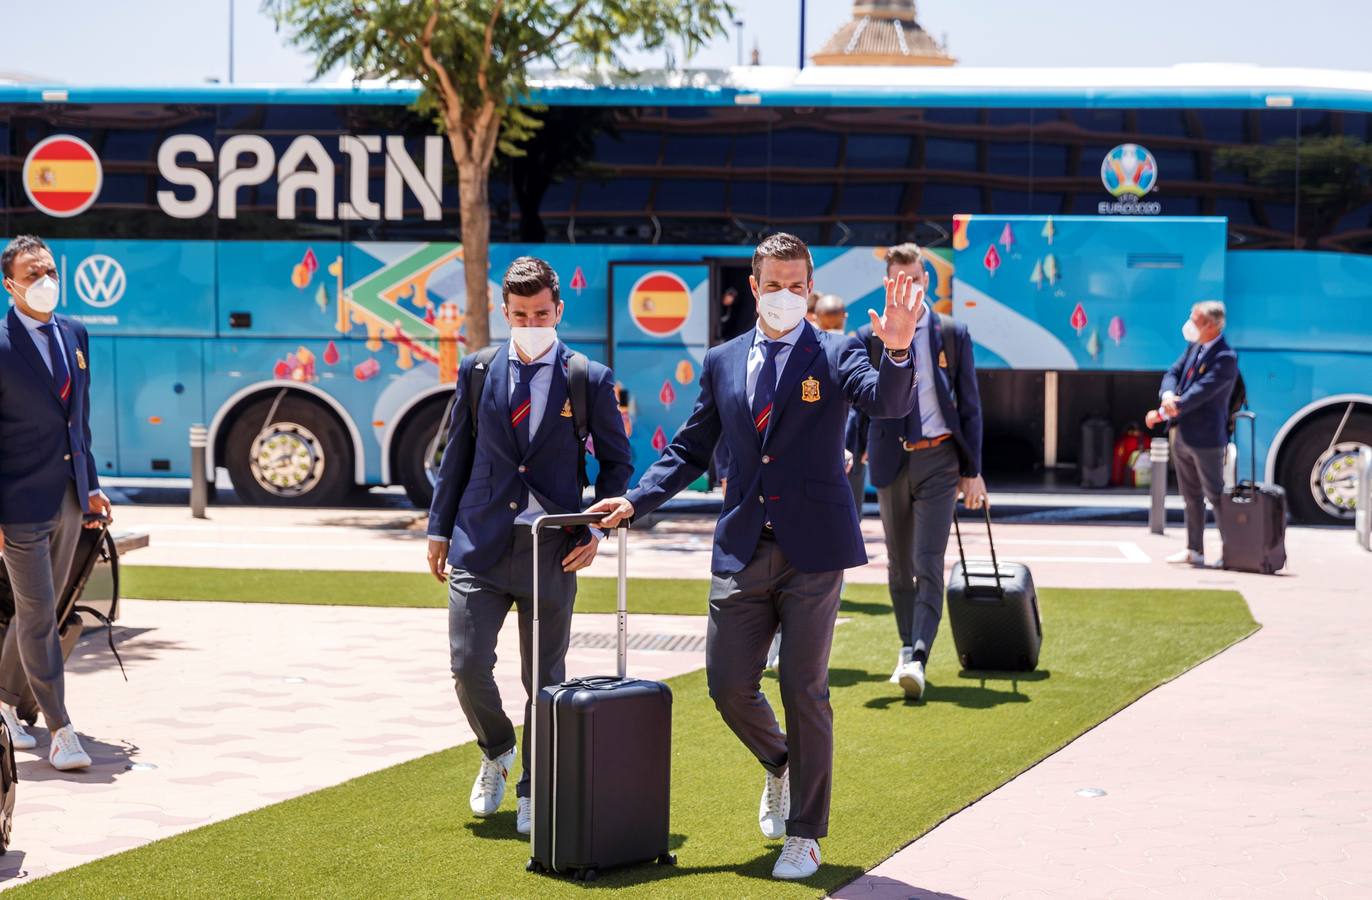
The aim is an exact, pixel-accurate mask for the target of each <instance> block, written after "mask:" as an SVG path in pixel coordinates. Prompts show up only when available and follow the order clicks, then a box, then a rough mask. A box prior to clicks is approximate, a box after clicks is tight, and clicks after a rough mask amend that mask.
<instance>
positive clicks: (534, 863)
mask: <svg viewBox="0 0 1372 900" xmlns="http://www.w3.org/2000/svg"><path fill="white" fill-rule="evenodd" d="M524 871H526V872H544V871H546V870H545V869H544V868H543V863H541V862H539V861H538V860H536V859H532V858H531V859H530V860H529V863H528V865H526V866H525V867H524Z"/></svg>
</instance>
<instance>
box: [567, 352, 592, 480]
mask: <svg viewBox="0 0 1372 900" xmlns="http://www.w3.org/2000/svg"><path fill="white" fill-rule="evenodd" d="M590 383H591V361H590V360H589V359H587V358H586V355H585V354H584V353H577V352H576V351H575V350H573V351H572V352H571V353H570V354H568V357H567V400H568V401H569V402H570V403H571V405H572V427H574V428H575V429H576V442H577V445H578V446H579V447H580V448H581V453H580V456H579V457H578V459H577V465H576V475H577V482H578V484H580V486H581V489H582V490H585V489H586V487H587V486H588V485H589V484H590V480H589V479H588V478H587V477H586V442H587V441H588V440H589V439H590V437H591V409H590V399H589V394H590Z"/></svg>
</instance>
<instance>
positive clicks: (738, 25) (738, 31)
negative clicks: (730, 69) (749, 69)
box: [734, 19, 743, 66]
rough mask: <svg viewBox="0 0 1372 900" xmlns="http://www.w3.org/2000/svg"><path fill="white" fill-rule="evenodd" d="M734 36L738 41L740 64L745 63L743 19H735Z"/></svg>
mask: <svg viewBox="0 0 1372 900" xmlns="http://www.w3.org/2000/svg"><path fill="white" fill-rule="evenodd" d="M734 38H735V40H737V41H738V64H739V65H740V66H742V65H743V20H742V19H734Z"/></svg>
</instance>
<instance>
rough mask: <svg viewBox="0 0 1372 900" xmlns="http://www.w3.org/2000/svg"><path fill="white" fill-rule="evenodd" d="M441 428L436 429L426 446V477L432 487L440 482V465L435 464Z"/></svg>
mask: <svg viewBox="0 0 1372 900" xmlns="http://www.w3.org/2000/svg"><path fill="white" fill-rule="evenodd" d="M441 430H442V429H438V430H436V431H434V436H433V437H431V438H429V443H428V445H427V446H426V447H425V448H424V477H425V478H427V479H429V486H430V487H432V486H433V485H435V484H437V483H438V467H437V466H436V465H434V459H435V458H436V457H437V456H438V434H439V431H441Z"/></svg>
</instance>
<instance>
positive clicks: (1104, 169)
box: [1097, 144, 1162, 216]
mask: <svg viewBox="0 0 1372 900" xmlns="http://www.w3.org/2000/svg"><path fill="white" fill-rule="evenodd" d="M1100 180H1101V182H1102V183H1103V184H1104V185H1105V189H1106V190H1107V191H1109V192H1110V194H1111V196H1113V197H1114V198H1115V199H1114V200H1113V201H1105V202H1102V203H1099V204H1097V211H1098V212H1099V213H1100V214H1101V215H1125V216H1137V215H1144V216H1156V215H1157V214H1158V213H1160V212H1162V204H1161V203H1158V202H1157V201H1155V200H1150V201H1146V202H1145V201H1143V197H1144V195H1145V194H1147V193H1148V192H1149V191H1151V190H1153V189H1154V188H1155V187H1157V186H1158V161H1157V160H1156V159H1154V158H1153V154H1151V153H1149V152H1148V150H1147V148H1145V147H1140V146H1139V145H1138V144H1120V145H1119V146H1118V147H1116V148H1115V149H1113V150H1111V151H1110V152H1109V153H1107V154H1105V159H1103V160H1101V163H1100Z"/></svg>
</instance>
